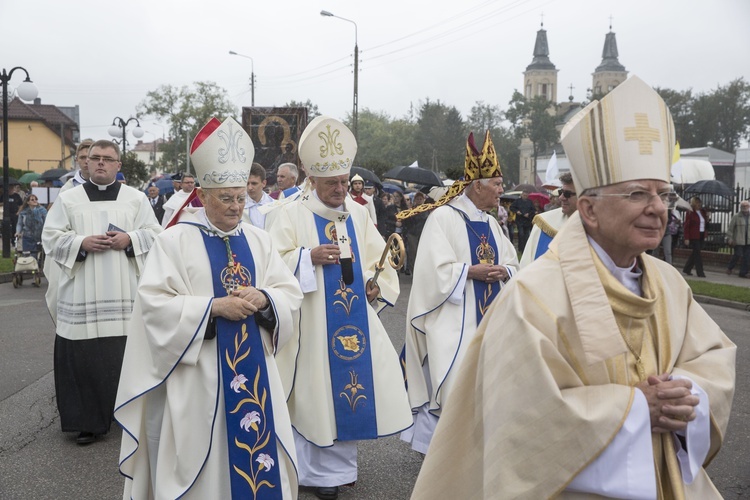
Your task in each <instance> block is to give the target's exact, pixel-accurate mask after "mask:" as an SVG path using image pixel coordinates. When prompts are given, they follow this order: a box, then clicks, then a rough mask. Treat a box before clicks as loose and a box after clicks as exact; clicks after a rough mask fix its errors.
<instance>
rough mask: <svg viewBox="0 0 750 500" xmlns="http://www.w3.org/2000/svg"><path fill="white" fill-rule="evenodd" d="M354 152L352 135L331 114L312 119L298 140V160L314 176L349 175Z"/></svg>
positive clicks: (355, 150) (354, 140) (355, 149)
mask: <svg viewBox="0 0 750 500" xmlns="http://www.w3.org/2000/svg"><path fill="white" fill-rule="evenodd" d="M356 155H357V140H356V139H355V138H354V134H352V132H351V130H349V128H348V127H347V126H346V125H344V124H343V123H341V122H340V121H338V120H336V119H335V118H331V117H330V116H322V115H321V116H318V117H316V118H314V119H313V120H312V121H311V122H310V123H309V124H308V125H307V127H305V130H304V131H303V132H302V135H301V136H300V139H299V157H300V160H302V164H303V165H304V166H305V170H306V171H307V175H310V176H313V177H334V176H337V175H344V174H347V175H348V174H349V170H351V168H352V163H354V157H355V156H356Z"/></svg>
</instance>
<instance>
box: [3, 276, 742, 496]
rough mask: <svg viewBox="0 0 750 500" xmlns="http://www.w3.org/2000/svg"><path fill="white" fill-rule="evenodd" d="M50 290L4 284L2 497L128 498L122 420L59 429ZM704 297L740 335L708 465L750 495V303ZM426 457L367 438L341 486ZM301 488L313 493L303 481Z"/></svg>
mask: <svg viewBox="0 0 750 500" xmlns="http://www.w3.org/2000/svg"><path fill="white" fill-rule="evenodd" d="M706 275H707V277H706V278H705V279H706V280H708V281H712V282H716V283H726V284H734V285H739V286H750V280H743V279H741V278H738V277H737V276H736V275H734V276H727V275H726V274H725V273H724V272H723V271H722V270H721V269H707V271H706ZM401 282H402V294H401V297H400V299H399V301H398V302H397V303H396V307H394V308H392V309H389V310H388V311H386V312H385V313H383V314H382V315H381V317H382V318H383V322H384V324H385V326H386V329H387V330H388V331H389V332H390V335H391V340H392V341H393V344H394V347H395V348H396V350H397V351H399V350H400V349H401V346H402V345H403V342H404V326H405V323H406V303H407V300H408V296H409V292H410V289H411V279H410V277H408V276H403V275H402V276H401ZM45 290H46V281H45V280H43V281H42V287H41V288H36V287H33V286H32V285H30V284H28V282H25V283H24V285H23V286H21V287H20V288H17V289H14V288H13V286H12V285H11V284H10V283H5V284H0V325H1V326H0V500H17V499H18V500H21V499H29V498H33V499H60V498H76V499H80V500H102V499H117V498H121V496H122V485H123V480H122V478H121V477H120V475H119V473H118V471H117V462H118V457H119V446H120V437H121V433H120V431H119V429H117V428H116V427H113V428H112V430H111V432H110V433H109V434H108V435H106V436H104V437H103V438H102V439H100V440H99V441H97V442H96V443H94V444H92V445H90V446H87V447H80V446H77V445H76V444H75V440H74V438H75V436H74V435H73V434H64V433H62V432H61V431H60V422H59V417H58V415H57V409H56V402H55V391H54V377H53V373H52V348H53V342H54V328H53V324H52V320H51V319H50V317H49V314H48V313H47V311H46V307H45V303H44V292H45ZM704 307H705V309H706V311H707V312H708V313H709V315H711V317H712V318H714V320H715V321H717V322H718V323H719V325H720V326H721V327H722V328H723V329H724V331H725V332H726V333H727V335H729V337H730V338H731V339H732V340H733V341H734V342H735V343H736V344H737V345H738V360H737V361H738V362H737V389H736V393H735V400H734V406H733V408H732V418H731V419H730V426H729V429H728V432H727V436H726V439H725V444H724V447H723V448H722V451H721V452H720V453H719V455H718V457H717V458H716V459H715V460H714V461H713V463H712V464H711V466H710V467H709V468H708V471H709V474H710V475H711V477H712V479H713V480H714V482H715V484H716V485H717V487H718V488H719V490H720V491H721V493H722V495H724V497H725V498H727V499H735V498H737V499H739V498H750V467H748V458H747V457H748V456H750V449H749V448H750V439H748V438H749V437H750V421H749V420H748V419H747V418H746V417H747V415H748V414H750V398H749V397H748V394H750V392H749V390H750V329H749V328H748V325H750V312H747V311H744V310H740V309H737V308H732V307H718V306H716V305H712V304H706V305H705V306H704ZM457 459H460V458H457ZM421 463H422V457H421V455H419V454H418V453H416V452H413V451H411V450H410V449H409V447H408V446H407V445H406V444H405V443H403V442H401V441H400V440H399V439H398V436H391V437H388V438H383V439H379V440H376V441H366V442H361V443H360V446H359V478H358V481H357V483H356V485H354V486H352V487H344V488H342V491H341V495H340V498H341V499H342V500H348V499H363V500H369V499H373V500H375V499H377V500H382V499H389V500H398V499H407V498H409V496H410V494H411V489H412V487H413V485H414V482H415V481H416V477H417V475H418V473H419V468H420V466H421ZM300 498H301V499H304V500H306V499H313V498H315V496H314V495H313V493H312V491H311V490H309V489H306V488H303V489H301V490H300Z"/></svg>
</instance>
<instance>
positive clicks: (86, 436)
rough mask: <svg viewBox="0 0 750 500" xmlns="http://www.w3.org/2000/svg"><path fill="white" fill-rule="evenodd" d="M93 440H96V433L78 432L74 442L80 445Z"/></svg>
mask: <svg viewBox="0 0 750 500" xmlns="http://www.w3.org/2000/svg"><path fill="white" fill-rule="evenodd" d="M94 441H96V434H93V433H91V432H82V433H80V434H78V437H77V438H76V444H78V445H80V446H85V445H87V444H91V443H93V442H94Z"/></svg>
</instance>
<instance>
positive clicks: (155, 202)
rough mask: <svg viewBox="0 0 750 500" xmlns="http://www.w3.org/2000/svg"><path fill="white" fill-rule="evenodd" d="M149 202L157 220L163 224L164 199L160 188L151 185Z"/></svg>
mask: <svg viewBox="0 0 750 500" xmlns="http://www.w3.org/2000/svg"><path fill="white" fill-rule="evenodd" d="M148 202H149V203H150V204H151V208H152V209H153V210H154V215H156V220H158V221H159V224H161V220H162V219H163V218H164V197H163V196H161V195H160V194H159V188H158V187H156V186H154V185H151V186H149V188H148Z"/></svg>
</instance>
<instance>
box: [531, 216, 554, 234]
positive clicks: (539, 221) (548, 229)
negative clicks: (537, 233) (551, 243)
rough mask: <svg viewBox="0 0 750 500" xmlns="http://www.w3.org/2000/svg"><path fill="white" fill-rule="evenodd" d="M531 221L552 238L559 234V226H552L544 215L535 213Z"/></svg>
mask: <svg viewBox="0 0 750 500" xmlns="http://www.w3.org/2000/svg"><path fill="white" fill-rule="evenodd" d="M531 222H532V224H534V225H535V226H537V227H538V228H539V229H541V230H542V232H543V233H544V234H546V235H548V236H550V237H551V238H554V237H555V236H556V235H557V228H554V227H552V226H551V225H550V223H549V222H547V221H546V220H544V218H543V217H541V216H539V215H535V216H534V219H533V220H532V221H531Z"/></svg>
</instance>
